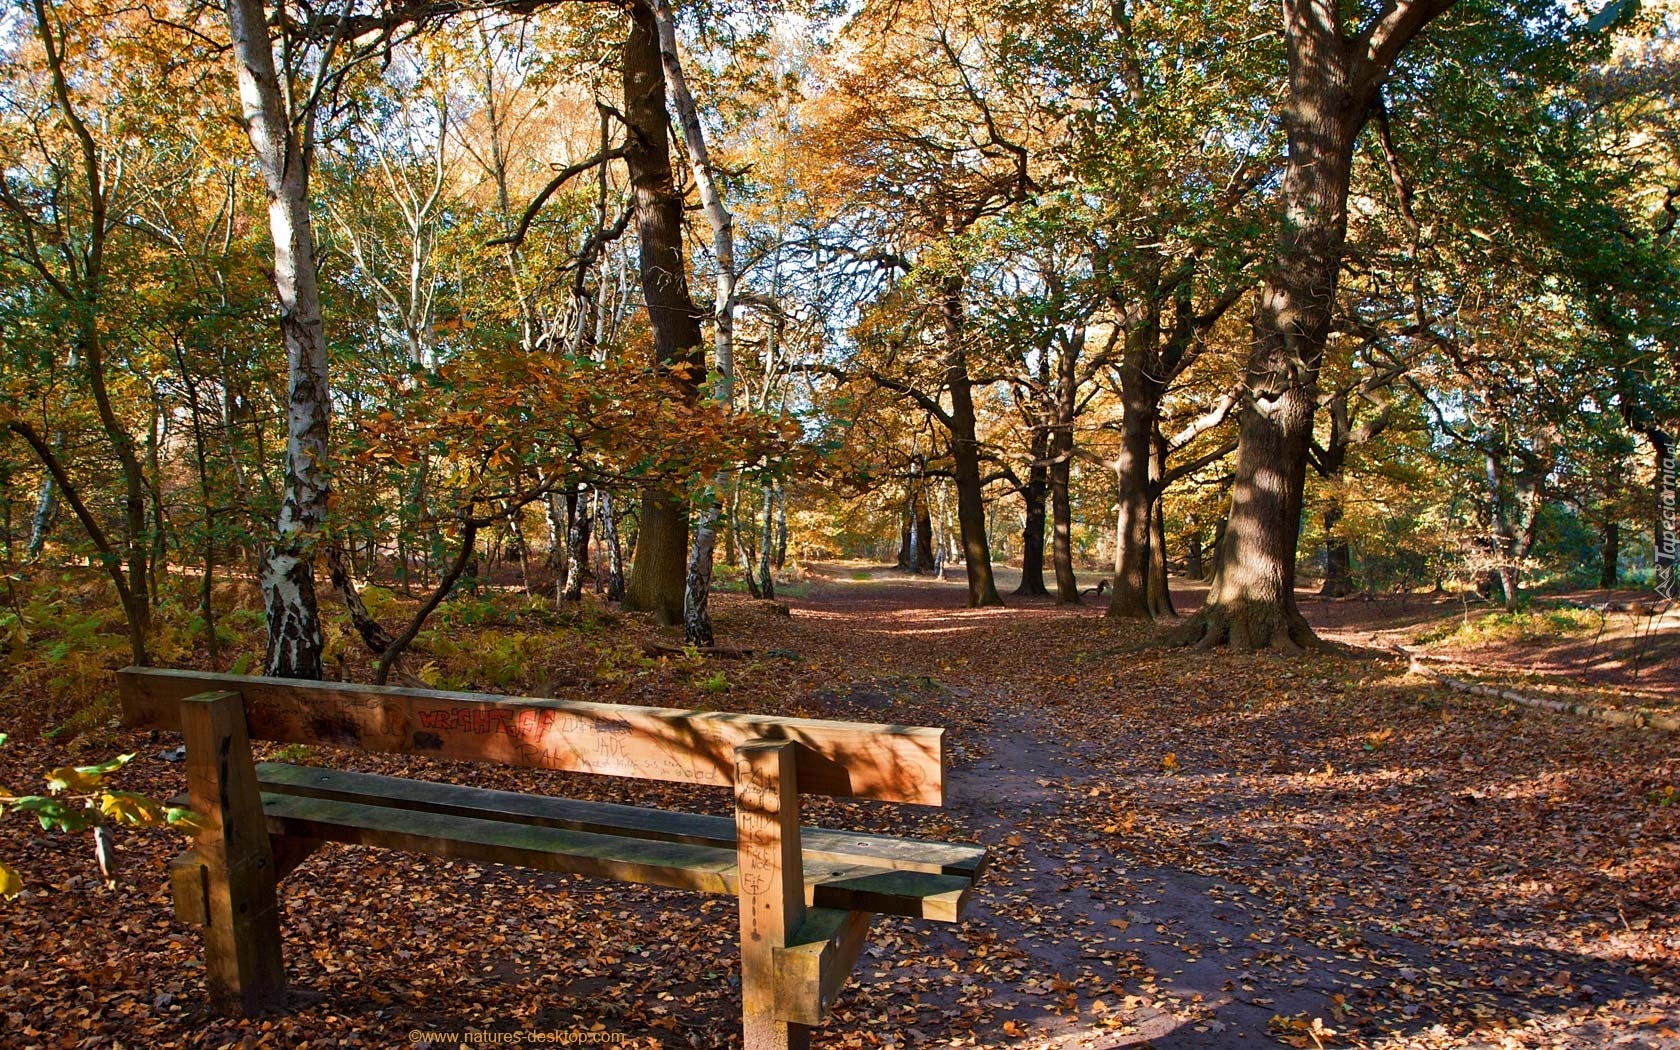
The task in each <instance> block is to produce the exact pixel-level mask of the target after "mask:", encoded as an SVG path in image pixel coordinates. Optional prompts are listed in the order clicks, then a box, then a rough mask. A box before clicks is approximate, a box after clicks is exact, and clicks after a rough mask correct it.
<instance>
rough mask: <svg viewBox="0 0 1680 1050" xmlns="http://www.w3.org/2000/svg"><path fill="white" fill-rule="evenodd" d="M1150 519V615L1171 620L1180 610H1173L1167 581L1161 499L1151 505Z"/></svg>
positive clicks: (1164, 522)
mask: <svg viewBox="0 0 1680 1050" xmlns="http://www.w3.org/2000/svg"><path fill="white" fill-rule="evenodd" d="M1149 519H1150V529H1149V615H1151V616H1153V617H1154V618H1156V619H1158V620H1170V619H1173V618H1175V617H1177V616H1178V610H1177V609H1174V608H1173V603H1172V586H1171V585H1170V584H1169V583H1168V581H1167V522H1166V517H1165V514H1164V512H1163V510H1162V508H1161V501H1160V500H1159V499H1157V500H1155V501H1154V503H1153V504H1151V509H1150V512H1149Z"/></svg>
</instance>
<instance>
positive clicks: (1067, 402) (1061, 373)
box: [1049, 343, 1080, 605]
mask: <svg viewBox="0 0 1680 1050" xmlns="http://www.w3.org/2000/svg"><path fill="white" fill-rule="evenodd" d="M1077 345H1078V344H1077V343H1073V344H1070V345H1064V346H1063V347H1062V352H1061V353H1060V354H1059V355H1057V360H1056V405H1055V412H1056V426H1055V430H1054V431H1052V433H1051V435H1050V478H1049V482H1050V514H1051V519H1052V528H1053V531H1054V537H1053V539H1052V540H1051V544H1050V559H1051V562H1052V563H1053V565H1054V566H1055V570H1056V604H1057V605H1078V604H1080V600H1079V577H1078V575H1077V574H1076V573H1075V572H1074V571H1073V501H1072V498H1071V493H1070V492H1069V488H1070V486H1071V483H1072V477H1073V423H1074V417H1075V415H1076V413H1077V412H1078V404H1079V403H1078V371H1077V369H1078V364H1079V358H1078V355H1077V354H1076V353H1075V347H1076V346H1077Z"/></svg>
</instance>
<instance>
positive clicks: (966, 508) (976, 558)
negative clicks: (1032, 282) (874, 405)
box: [940, 277, 1003, 609]
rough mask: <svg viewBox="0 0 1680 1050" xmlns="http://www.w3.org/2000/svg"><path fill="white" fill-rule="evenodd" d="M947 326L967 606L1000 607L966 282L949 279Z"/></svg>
mask: <svg viewBox="0 0 1680 1050" xmlns="http://www.w3.org/2000/svg"><path fill="white" fill-rule="evenodd" d="M940 312H941V314H942V317H943V320H944V326H945V354H946V357H945V385H946V388H947V389H949V390H950V392H951V427H950V429H951V458H952V459H953V460H954V461H955V468H956V469H955V470H954V473H955V475H956V484H957V526H958V528H960V529H961V530H962V546H963V564H964V567H965V568H966V569H967V571H968V605H969V608H971V609H973V608H980V607H983V606H988V605H1002V604H1003V599H1002V598H1001V597H999V596H998V592H997V583H996V581H995V580H994V579H993V578H992V551H991V544H990V543H989V542H988V541H987V538H986V493H985V483H984V480H983V479H982V478H981V476H980V441H979V439H978V437H977V436H976V432H975V426H976V423H975V415H974V391H973V388H972V381H971V380H970V378H969V374H968V352H967V347H966V346H965V345H964V341H965V335H964V332H963V280H962V278H961V277H947V278H946V279H945V285H944V293H943V295H942V296H941V297H940Z"/></svg>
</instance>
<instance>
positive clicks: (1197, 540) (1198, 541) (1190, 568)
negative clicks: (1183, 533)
mask: <svg viewBox="0 0 1680 1050" xmlns="http://www.w3.org/2000/svg"><path fill="white" fill-rule="evenodd" d="M1202 571H1203V570H1202V533H1201V530H1200V529H1198V530H1196V531H1195V532H1192V533H1191V534H1190V546H1189V549H1188V550H1187V551H1186V552H1185V555H1184V575H1186V576H1188V577H1189V578H1190V579H1192V580H1199V579H1201V578H1202Z"/></svg>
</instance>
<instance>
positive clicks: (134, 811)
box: [99, 791, 166, 827]
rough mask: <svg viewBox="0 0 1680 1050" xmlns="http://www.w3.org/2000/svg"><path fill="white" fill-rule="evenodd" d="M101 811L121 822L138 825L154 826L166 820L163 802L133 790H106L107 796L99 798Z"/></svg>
mask: <svg viewBox="0 0 1680 1050" xmlns="http://www.w3.org/2000/svg"><path fill="white" fill-rule="evenodd" d="M99 812H101V813H103V814H104V815H105V816H107V817H110V818H111V819H112V820H115V821H117V822H118V823H120V824H133V825H135V826H136V827H152V826H155V825H158V824H162V823H164V822H165V820H166V817H165V809H164V805H163V803H161V802H158V801H157V800H156V799H151V798H147V797H146V796H145V795H137V794H135V793H134V792H132V791H107V792H105V797H104V798H102V799H100V800H99Z"/></svg>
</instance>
